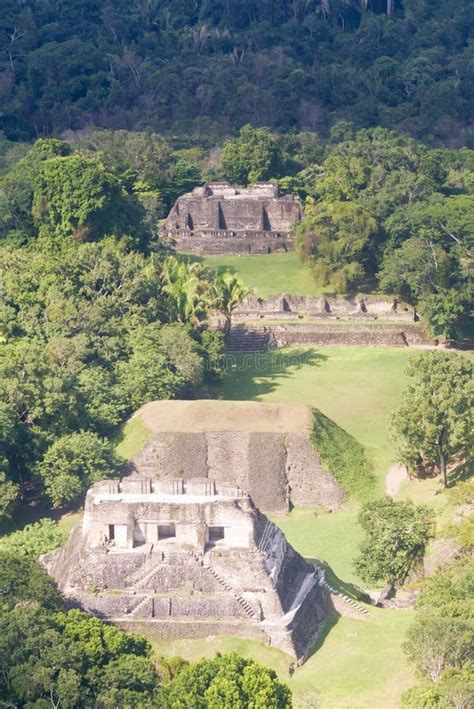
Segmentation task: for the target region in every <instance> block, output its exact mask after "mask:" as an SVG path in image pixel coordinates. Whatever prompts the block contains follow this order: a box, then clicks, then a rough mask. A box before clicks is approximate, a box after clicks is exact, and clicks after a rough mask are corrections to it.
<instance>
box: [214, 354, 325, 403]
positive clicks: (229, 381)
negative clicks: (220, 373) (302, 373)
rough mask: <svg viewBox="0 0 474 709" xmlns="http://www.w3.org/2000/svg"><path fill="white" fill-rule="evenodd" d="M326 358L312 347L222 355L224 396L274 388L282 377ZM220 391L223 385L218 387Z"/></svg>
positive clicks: (250, 394)
mask: <svg viewBox="0 0 474 709" xmlns="http://www.w3.org/2000/svg"><path fill="white" fill-rule="evenodd" d="M327 359H328V357H327V355H325V354H322V353H321V352H319V351H317V350H315V349H314V348H312V347H292V348H288V349H281V350H267V351H266V352H244V353H236V354H231V353H228V354H226V355H224V387H223V389H224V391H223V395H224V396H223V398H226V399H235V400H251V399H257V398H259V397H261V396H264V395H265V394H270V393H272V392H274V391H275V390H276V389H278V387H279V386H280V383H281V382H282V380H285V379H291V377H292V376H293V374H294V372H295V371H297V370H299V369H301V368H303V367H316V366H318V365H320V364H322V363H323V362H325V361H326V360H327ZM221 392H222V387H221Z"/></svg>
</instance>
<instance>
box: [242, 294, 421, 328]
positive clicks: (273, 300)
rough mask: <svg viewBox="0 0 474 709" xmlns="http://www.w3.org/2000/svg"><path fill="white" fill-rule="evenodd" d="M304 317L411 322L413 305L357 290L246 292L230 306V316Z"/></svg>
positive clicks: (287, 318) (283, 318)
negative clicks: (337, 292) (331, 293)
mask: <svg viewBox="0 0 474 709" xmlns="http://www.w3.org/2000/svg"><path fill="white" fill-rule="evenodd" d="M301 317H306V318H309V319H315V320H316V321H318V320H338V319H344V320H356V321H361V322H364V321H365V322H367V321H371V320H378V319H381V320H384V321H385V322H387V321H390V322H396V323H399V322H414V321H415V315H414V311H413V308H412V307H411V306H409V305H406V304H405V303H402V302H400V301H399V300H397V299H396V298H389V297H384V296H379V295H372V294H363V293H359V294H358V295H356V296H354V297H353V298H347V297H346V298H345V297H343V296H337V297H336V296H326V295H322V296H319V297H312V296H307V295H290V294H288V293H282V294H280V295H274V296H270V297H269V298H266V299H263V298H258V297H257V296H255V295H249V296H247V297H246V298H244V299H243V301H242V302H241V303H240V304H239V305H238V306H237V307H236V308H235V310H234V319H237V320H240V319H254V318H260V319H261V318H271V319H275V318H277V319H278V320H290V321H291V320H298V318H301Z"/></svg>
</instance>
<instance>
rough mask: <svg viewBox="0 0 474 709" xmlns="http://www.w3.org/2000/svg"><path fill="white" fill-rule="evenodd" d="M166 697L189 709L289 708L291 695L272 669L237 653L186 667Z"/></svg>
mask: <svg viewBox="0 0 474 709" xmlns="http://www.w3.org/2000/svg"><path fill="white" fill-rule="evenodd" d="M167 698H168V702H169V705H170V706H172V707H176V708H177V707H186V709H201V708H204V707H205V708H207V709H246V708H247V707H254V709H290V708H291V693H290V690H289V689H288V687H287V686H286V685H285V684H283V683H282V682H279V681H278V679H277V677H276V674H275V672H274V671H273V670H270V669H267V668H266V667H263V666H262V665H259V664H257V663H256V662H254V661H253V660H247V659H244V658H243V657H239V656H238V655H237V654H235V653H232V654H230V655H219V654H217V655H216V657H215V658H214V659H212V660H200V661H199V662H194V663H191V664H189V665H186V666H184V667H183V668H182V669H181V670H180V671H179V672H178V674H177V675H176V676H175V677H174V679H172V680H171V682H170V684H169V685H168V688H167Z"/></svg>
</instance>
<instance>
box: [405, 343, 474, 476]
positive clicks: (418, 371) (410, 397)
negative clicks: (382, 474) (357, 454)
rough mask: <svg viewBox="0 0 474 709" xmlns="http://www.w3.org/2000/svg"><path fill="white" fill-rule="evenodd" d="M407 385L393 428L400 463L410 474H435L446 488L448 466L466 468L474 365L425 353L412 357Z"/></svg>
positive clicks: (449, 356) (451, 356)
mask: <svg viewBox="0 0 474 709" xmlns="http://www.w3.org/2000/svg"><path fill="white" fill-rule="evenodd" d="M407 374H408V377H409V378H410V380H411V383H410V384H409V386H408V388H407V389H406V391H405V392H404V394H403V397H402V403H401V405H400V407H399V408H398V410H397V411H396V412H394V413H393V414H392V419H391V428H392V432H393V435H394V436H395V437H396V439H397V440H398V442H399V455H400V459H401V461H402V462H403V463H404V464H405V465H406V466H407V468H408V470H409V471H410V472H411V473H412V474H426V473H427V472H429V471H432V470H434V471H435V472H437V473H439V474H440V475H441V479H442V482H443V485H444V487H447V486H448V470H449V467H450V466H457V467H458V468H461V467H463V468H466V467H467V466H468V465H469V464H470V460H471V452H472V444H473V440H474V439H473V435H474V434H473V421H472V412H473V403H474V401H473V399H474V384H473V380H472V364H471V362H470V361H469V360H468V359H467V358H465V357H463V356H461V355H455V354H450V353H447V352H436V351H429V352H423V353H422V354H420V355H418V356H416V357H413V358H412V359H411V360H410V363H409V365H408V368H407Z"/></svg>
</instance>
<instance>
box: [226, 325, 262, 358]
mask: <svg viewBox="0 0 474 709" xmlns="http://www.w3.org/2000/svg"><path fill="white" fill-rule="evenodd" d="M271 341H272V337H271V333H270V332H269V331H268V330H266V329H265V328H258V327H251V326H249V325H234V326H233V327H232V328H231V330H230V332H229V334H228V335H227V342H226V351H227V352H265V350H267V349H268V347H269V346H270V343H271Z"/></svg>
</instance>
